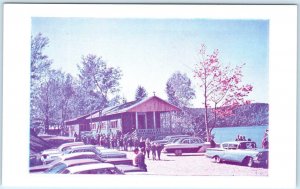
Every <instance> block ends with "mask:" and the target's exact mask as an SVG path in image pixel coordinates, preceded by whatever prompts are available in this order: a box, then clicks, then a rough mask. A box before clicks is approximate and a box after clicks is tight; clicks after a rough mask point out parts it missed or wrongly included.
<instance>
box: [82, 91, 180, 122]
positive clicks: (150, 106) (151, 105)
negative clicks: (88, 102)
mask: <svg viewBox="0 0 300 189" xmlns="http://www.w3.org/2000/svg"><path fill="white" fill-rule="evenodd" d="M154 111H155V112H168V111H181V109H180V108H178V107H176V106H174V105H172V104H170V103H168V102H166V101H164V100H162V99H161V98H159V97H157V96H152V97H149V98H145V99H143V100H135V101H131V102H126V103H124V104H121V105H117V106H113V107H107V108H105V109H103V110H102V112H101V115H99V117H100V116H107V115H113V114H119V113H124V112H154ZM97 113H98V112H97ZM97 113H95V114H93V115H91V116H89V117H87V118H86V119H90V118H95V117H97V116H96V114H97Z"/></svg>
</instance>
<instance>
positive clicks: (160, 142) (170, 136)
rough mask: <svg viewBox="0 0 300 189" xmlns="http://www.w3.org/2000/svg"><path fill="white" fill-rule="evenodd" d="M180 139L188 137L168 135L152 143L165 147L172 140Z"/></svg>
mask: <svg viewBox="0 0 300 189" xmlns="http://www.w3.org/2000/svg"><path fill="white" fill-rule="evenodd" d="M180 137H189V135H169V136H166V137H164V138H163V139H162V140H154V141H152V142H153V143H157V144H161V145H163V146H164V145H166V144H167V143H170V142H171V141H172V140H173V139H175V138H180Z"/></svg>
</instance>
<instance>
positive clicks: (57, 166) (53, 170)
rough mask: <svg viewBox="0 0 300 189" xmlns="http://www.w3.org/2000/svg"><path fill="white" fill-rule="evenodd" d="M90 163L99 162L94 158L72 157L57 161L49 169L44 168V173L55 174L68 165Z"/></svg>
mask: <svg viewBox="0 0 300 189" xmlns="http://www.w3.org/2000/svg"><path fill="white" fill-rule="evenodd" d="M92 163H99V161H98V160H95V159H72V160H65V161H59V162H57V163H56V164H55V165H53V166H52V167H50V168H49V169H47V170H45V171H44V173H48V174H57V173H61V172H63V171H64V170H65V169H67V168H69V167H73V166H77V165H86V164H92Z"/></svg>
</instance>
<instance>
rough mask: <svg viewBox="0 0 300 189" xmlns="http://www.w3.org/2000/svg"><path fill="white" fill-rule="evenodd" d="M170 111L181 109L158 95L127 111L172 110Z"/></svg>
mask: <svg viewBox="0 0 300 189" xmlns="http://www.w3.org/2000/svg"><path fill="white" fill-rule="evenodd" d="M170 111H180V109H179V108H177V107H176V106H173V105H171V104H169V103H167V102H165V101H163V100H161V99H160V98H157V97H153V98H150V99H149V100H147V101H145V102H143V103H141V104H138V105H136V106H134V107H132V108H130V109H128V110H127V112H170Z"/></svg>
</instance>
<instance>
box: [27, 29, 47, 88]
mask: <svg viewBox="0 0 300 189" xmlns="http://www.w3.org/2000/svg"><path fill="white" fill-rule="evenodd" d="M48 44H49V39H48V38H47V37H44V36H43V35H42V33H39V34H37V35H36V36H35V37H31V64H30V65H31V67H30V68H31V82H32V83H33V82H34V81H37V80H39V79H41V77H42V76H43V75H45V74H46V73H47V71H48V70H49V68H50V65H51V64H52V60H50V59H49V58H48V56H47V55H45V54H43V51H44V50H45V48H46V47H47V46H48Z"/></svg>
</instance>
